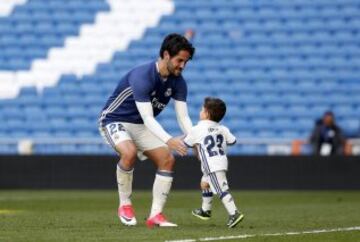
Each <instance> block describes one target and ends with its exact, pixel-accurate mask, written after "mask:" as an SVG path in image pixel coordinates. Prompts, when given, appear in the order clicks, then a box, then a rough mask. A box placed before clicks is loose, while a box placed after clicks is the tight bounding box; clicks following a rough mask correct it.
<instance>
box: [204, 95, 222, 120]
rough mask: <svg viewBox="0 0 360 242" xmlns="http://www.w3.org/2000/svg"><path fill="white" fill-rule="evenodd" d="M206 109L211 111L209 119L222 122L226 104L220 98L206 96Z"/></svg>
mask: <svg viewBox="0 0 360 242" xmlns="http://www.w3.org/2000/svg"><path fill="white" fill-rule="evenodd" d="M204 109H205V110H206V111H207V112H208V113H209V119H210V120H212V121H215V122H220V121H221V120H222V118H223V117H224V116H225V113H226V104H225V102H224V101H223V100H221V99H220V98H214V97H206V98H205V100H204Z"/></svg>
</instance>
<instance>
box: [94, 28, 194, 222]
mask: <svg viewBox="0 0 360 242" xmlns="http://www.w3.org/2000/svg"><path fill="white" fill-rule="evenodd" d="M194 52H195V48H194V47H193V46H192V44H191V43H190V42H189V41H188V40H187V39H186V38H184V37H183V36H181V35H178V34H170V35H168V36H166V37H165V39H164V41H163V43H162V46H161V49H160V58H159V59H158V60H157V61H153V62H150V63H147V64H144V65H141V66H138V67H135V68H134V69H132V70H130V71H129V72H128V73H127V74H126V75H125V76H124V77H123V78H122V79H121V80H120V82H119V84H118V85H117V87H116V89H115V91H114V92H113V94H112V95H111V96H110V98H109V99H108V101H107V103H106V105H105V107H104V108H103V110H102V113H101V117H100V119H99V126H100V133H101V135H102V136H103V137H104V139H105V141H106V142H107V143H108V144H110V145H111V146H112V147H113V148H114V149H115V151H116V152H117V153H118V154H119V156H120V161H119V162H118V164H117V170H116V176H117V182H118V191H119V200H120V205H119V208H118V215H119V218H120V221H121V222H122V223H123V224H125V225H128V226H133V225H136V224H137V221H136V218H135V213H134V209H133V207H132V203H131V199H130V197H131V193H132V180H133V171H134V165H135V161H136V156H137V155H138V157H139V158H140V159H146V157H147V158H149V159H150V160H152V161H153V162H154V164H155V165H156V166H157V172H156V176H155V181H154V184H153V201H152V206H151V212H150V215H149V218H148V219H147V221H146V224H147V226H148V227H150V228H151V227H153V226H155V225H156V226H160V227H174V226H177V225H176V224H174V223H171V222H169V221H168V220H167V219H166V218H165V216H164V215H163V213H162V210H163V208H164V205H165V203H166V200H167V195H168V193H169V191H170V188H171V184H172V180H173V177H172V173H173V167H174V164H175V159H174V156H173V155H172V153H171V150H174V151H176V152H177V153H178V154H179V155H185V154H186V152H187V148H186V146H185V145H184V143H183V141H182V139H180V138H176V137H172V136H171V135H169V134H168V133H167V132H166V131H165V130H164V129H163V128H162V126H161V125H160V124H159V123H158V122H157V121H156V120H155V118H154V117H156V116H157V115H158V114H159V113H160V112H161V111H162V110H163V109H164V108H165V107H166V105H167V104H168V102H169V101H170V98H173V99H174V103H175V111H176V116H177V120H178V123H179V126H180V128H181V129H182V131H183V132H184V133H185V134H186V133H188V131H189V130H190V129H191V127H192V123H191V120H190V118H189V115H188V111H187V104H186V97H187V85H186V82H185V80H184V78H183V77H182V75H181V73H182V71H183V70H184V68H185V65H186V63H187V62H188V60H190V59H192V57H193V55H194Z"/></svg>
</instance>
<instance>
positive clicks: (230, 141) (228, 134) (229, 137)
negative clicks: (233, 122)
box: [223, 126, 236, 145]
mask: <svg viewBox="0 0 360 242" xmlns="http://www.w3.org/2000/svg"><path fill="white" fill-rule="evenodd" d="M223 128H224V135H225V139H226V144H227V145H234V144H235V143H236V137H235V136H234V135H233V134H232V133H231V132H230V130H229V129H228V128H227V127H225V126H223Z"/></svg>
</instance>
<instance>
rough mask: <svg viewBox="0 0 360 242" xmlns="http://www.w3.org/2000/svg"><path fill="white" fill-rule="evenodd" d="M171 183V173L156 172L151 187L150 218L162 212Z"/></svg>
mask: <svg viewBox="0 0 360 242" xmlns="http://www.w3.org/2000/svg"><path fill="white" fill-rule="evenodd" d="M172 181H173V177H172V172H170V171H157V173H156V176H155V181H154V185H153V201H152V205H151V212H150V218H152V217H154V216H155V215H157V214H158V213H161V212H162V211H163V208H164V205H165V203H166V200H167V197H168V194H169V192H170V188H171V184H172Z"/></svg>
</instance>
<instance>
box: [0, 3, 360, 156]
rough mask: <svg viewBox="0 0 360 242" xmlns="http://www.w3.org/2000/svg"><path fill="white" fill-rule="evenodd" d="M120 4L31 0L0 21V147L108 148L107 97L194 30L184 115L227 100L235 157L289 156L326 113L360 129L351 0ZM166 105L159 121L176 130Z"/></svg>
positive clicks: (357, 38) (356, 19)
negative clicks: (172, 40)
mask: <svg viewBox="0 0 360 242" xmlns="http://www.w3.org/2000/svg"><path fill="white" fill-rule="evenodd" d="M120 2H121V1H116V0H108V1H105V0H67V1H61V2H59V1H57V0H51V1H50V0H28V1H26V2H25V1H23V3H22V4H20V5H17V6H16V7H15V8H14V9H13V11H12V12H11V13H10V14H8V15H7V16H3V17H0V49H1V50H2V51H1V52H0V80H1V81H0V89H1V90H0V97H1V99H0V120H2V125H1V126H0V138H1V139H0V153H17V152H18V149H17V147H18V142H16V141H17V140H20V141H21V140H25V141H27V140H29V139H30V140H33V141H35V142H34V146H33V147H32V148H33V152H34V153H38V154H49V153H50V154H53V153H89V154H99V153H109V152H111V151H110V150H109V148H107V147H106V146H105V145H104V144H102V141H101V139H100V137H99V134H98V132H97V117H98V114H99V112H100V110H101V107H102V105H103V104H104V102H105V100H106V98H107V96H108V95H109V94H110V92H111V91H112V89H113V88H114V87H115V84H116V82H117V81H118V79H119V77H120V76H121V75H122V74H124V73H125V72H126V71H127V70H129V68H132V67H133V66H134V65H137V64H140V63H142V62H144V61H148V60H151V59H154V58H156V57H157V54H158V48H159V45H160V43H161V40H162V39H163V37H164V36H165V35H166V34H168V33H170V32H180V33H181V32H182V33H183V32H185V31H186V30H187V29H189V28H191V29H192V30H193V31H194V32H195V33H196V34H195V38H194V40H193V42H194V45H195V46H196V48H197V52H196V56H195V58H194V60H193V61H192V62H191V63H189V64H188V69H187V70H186V71H185V73H184V76H185V78H186V79H187V81H188V86H189V88H188V89H189V97H188V102H189V111H190V115H191V117H192V119H193V121H194V122H195V121H197V119H198V112H199V107H200V105H201V103H202V101H203V98H204V97H205V96H208V95H213V96H219V97H221V98H223V99H224V100H225V101H226V102H227V104H228V107H229V108H228V110H229V111H228V114H227V116H226V118H225V120H224V122H225V123H226V124H227V125H228V126H229V127H230V128H231V129H232V130H233V131H234V133H236V134H237V136H238V139H239V144H238V145H237V147H236V148H233V149H231V150H230V153H231V154H268V153H276V152H277V149H276V147H280V148H279V149H278V152H279V153H287V154H289V153H291V147H290V146H289V147H290V148H289V149H285V151H284V149H283V147H284V144H287V145H289V144H290V143H291V142H292V141H293V140H296V139H301V140H305V139H307V138H308V136H309V134H310V132H311V128H312V127H313V124H314V122H315V120H316V119H317V118H319V117H320V116H321V115H322V113H323V112H324V111H325V110H333V111H334V113H335V114H336V115H337V119H338V121H339V124H340V126H341V127H343V128H344V131H345V134H346V135H347V136H349V137H356V135H359V130H360V124H359V122H360V112H359V111H360V95H358V93H359V92H360V77H359V71H360V32H359V26H360V2H359V1H358V0H332V1H327V0H317V1H312V0H305V1H304V0H301V1H300V0H295V1H286V0H270V1H254V0H227V1H217V0H197V1H186V0H174V1H161V0H159V1H151V3H148V2H149V1H145V0H143V1H141V4H139V1H136V0H133V1H126V3H125V2H121V3H120ZM172 4H174V5H172ZM124 5H126V6H124ZM135 10H136V11H135ZM160 18H161V19H160ZM173 112H174V110H173V108H172V107H171V108H169V109H167V110H166V111H164V113H162V114H161V115H160V116H159V120H160V122H161V123H162V124H163V125H164V126H165V128H166V129H167V130H168V131H169V132H170V133H172V134H179V132H180V131H179V128H178V127H177V124H176V121H175V117H174V115H173ZM20 143H21V142H20ZM25 144H27V143H25ZM304 150H306V149H304Z"/></svg>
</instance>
